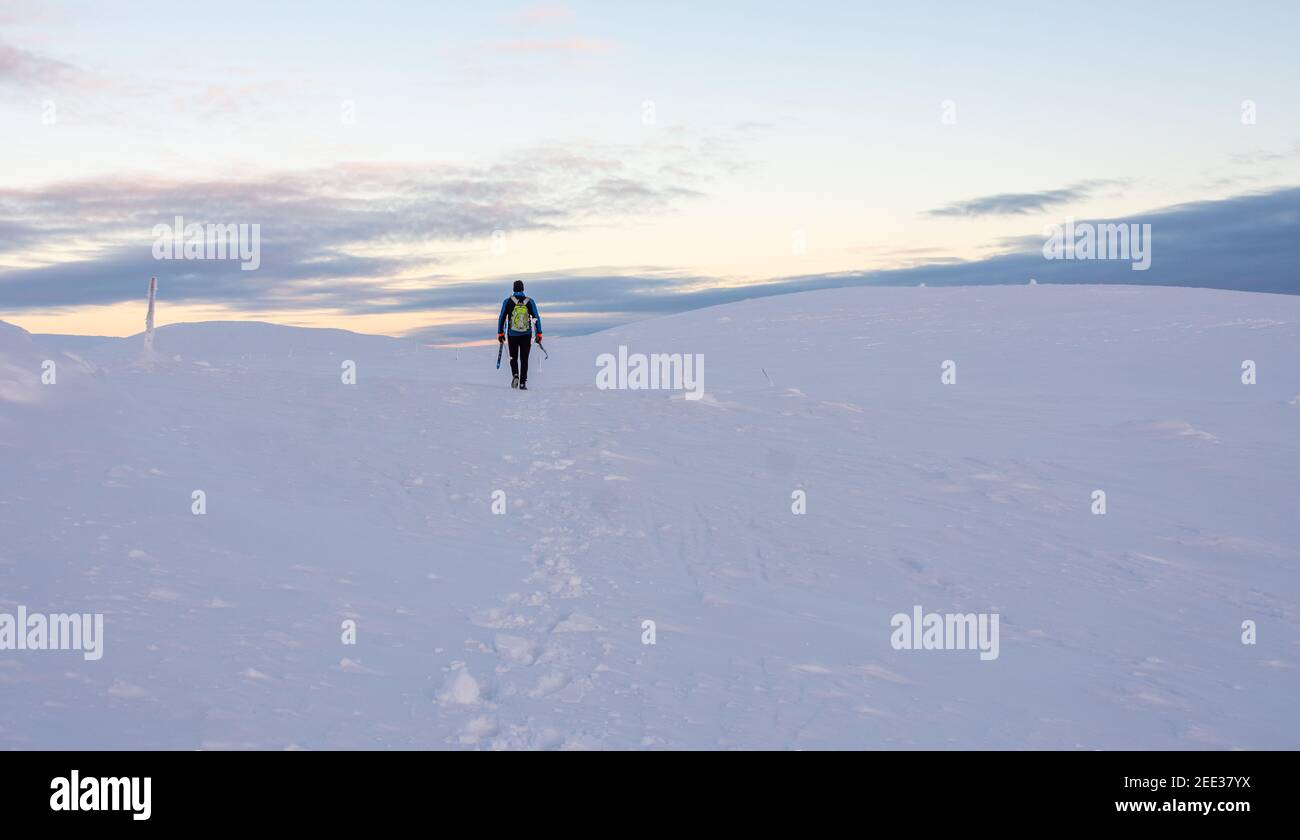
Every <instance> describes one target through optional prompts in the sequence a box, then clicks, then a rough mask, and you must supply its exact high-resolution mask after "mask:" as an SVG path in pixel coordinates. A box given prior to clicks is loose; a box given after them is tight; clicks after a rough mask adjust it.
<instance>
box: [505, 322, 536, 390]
mask: <svg viewBox="0 0 1300 840" xmlns="http://www.w3.org/2000/svg"><path fill="white" fill-rule="evenodd" d="M506 341H508V342H509V343H510V372H511V373H513V374H514V375H515V376H518V377H519V384H520V385H526V384H528V353H529V351H531V350H532V349H533V334H532V333H528V334H527V335H512V336H507V337H506Z"/></svg>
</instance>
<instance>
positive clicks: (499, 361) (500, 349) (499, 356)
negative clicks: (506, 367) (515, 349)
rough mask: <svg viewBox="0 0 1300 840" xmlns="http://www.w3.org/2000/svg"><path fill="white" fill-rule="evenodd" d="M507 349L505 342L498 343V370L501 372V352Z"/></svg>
mask: <svg viewBox="0 0 1300 840" xmlns="http://www.w3.org/2000/svg"><path fill="white" fill-rule="evenodd" d="M504 349H506V345H505V343H504V342H497V370H501V351H502V350H504Z"/></svg>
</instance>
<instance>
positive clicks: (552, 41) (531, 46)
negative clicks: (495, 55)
mask: <svg viewBox="0 0 1300 840" xmlns="http://www.w3.org/2000/svg"><path fill="white" fill-rule="evenodd" d="M488 46H489V48H490V49H493V50H496V51H498V52H504V53H578V54H585V53H604V52H609V51H610V50H612V49H613V48H614V44H613V43H612V42H610V41H602V40H599V39H596V38H511V39H509V40H505V41H494V42H493V43H491V44H489V45H488Z"/></svg>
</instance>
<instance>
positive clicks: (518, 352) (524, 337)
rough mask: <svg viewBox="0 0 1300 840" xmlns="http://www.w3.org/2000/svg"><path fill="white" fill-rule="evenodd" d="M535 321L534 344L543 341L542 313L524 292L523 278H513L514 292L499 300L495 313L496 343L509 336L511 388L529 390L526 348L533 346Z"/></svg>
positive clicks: (529, 348)
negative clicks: (499, 312) (534, 335)
mask: <svg viewBox="0 0 1300 840" xmlns="http://www.w3.org/2000/svg"><path fill="white" fill-rule="evenodd" d="M534 323H536V324H537V343H538V345H539V346H540V345H541V343H542V316H541V315H538V314H537V304H536V303H535V302H534V301H533V299H532V298H530V297H528V296H527V295H525V294H524V281H522V280H516V281H515V286H514V294H512V295H510V297H508V298H506V299H505V300H504V301H502V302H501V314H500V315H499V316H497V343H498V344H501V343H502V342H504V341H506V340H507V335H508V336H509V342H510V373H511V375H512V378H511V380H510V387H511V388H518V389H519V390H521V391H527V390H528V351H529V350H531V349H532V346H533V324H534Z"/></svg>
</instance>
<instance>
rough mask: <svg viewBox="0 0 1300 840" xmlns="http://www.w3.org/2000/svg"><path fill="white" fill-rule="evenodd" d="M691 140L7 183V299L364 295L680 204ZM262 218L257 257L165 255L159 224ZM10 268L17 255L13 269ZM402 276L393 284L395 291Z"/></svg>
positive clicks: (11, 302) (76, 301)
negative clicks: (146, 292) (232, 172)
mask: <svg viewBox="0 0 1300 840" xmlns="http://www.w3.org/2000/svg"><path fill="white" fill-rule="evenodd" d="M693 154H697V152H693V151H692V150H691V149H684V150H682V149H677V150H664V149H660V148H655V147H650V146H647V147H645V148H643V149H641V150H639V151H634V150H629V149H627V148H617V149H603V148H600V147H595V146H590V147H585V148H580V149H578V150H562V149H557V148H551V147H543V148H539V149H535V150H532V151H531V152H524V153H518V154H515V155H512V156H510V157H507V158H504V159H502V160H500V161H498V162H496V163H493V164H490V165H484V166H477V167H469V166H452V165H375V164H348V165H340V166H335V167H329V168H322V169H315V170H308V171H298V172H282V173H269V174H263V175H260V176H257V177H249V178H246V179H243V180H239V181H216V180H209V181H175V180H170V179H166V178H160V177H156V176H154V177H145V176H133V177H121V178H99V179H86V180H79V181H73V182H65V183H59V184H52V185H47V186H44V187H41V188H36V189H14V188H3V187H0V309H30V308H41V307H66V306H76V305H82V304H92V303H94V304H103V303H113V302H116V301H121V300H131V299H134V298H135V297H136V296H137V293H138V289H137V286H138V284H139V282H138V281H139V278H140V277H142V276H146V277H147V276H149V275H151V274H165V275H167V277H168V288H169V290H170V293H169V297H170V298H171V299H172V300H178V301H188V302H213V303H223V304H226V305H231V306H240V305H250V306H258V307H265V306H281V305H289V306H299V305H303V304H305V305H306V306H307V307H309V308H310V307H320V308H324V307H326V306H334V305H340V306H348V307H359V306H363V305H364V304H365V302H366V301H367V300H370V299H372V298H376V299H391V298H393V296H394V294H397V297H398V299H401V298H402V294H398V293H395V292H394V291H393V288H396V289H398V290H399V291H400V290H401V288H402V285H403V283H409V282H412V280H411V278H413V277H414V278H424V279H425V280H427V281H429V282H435V281H436V280H437V279H438V277H437V275H436V272H437V271H438V270H439V269H438V266H440V265H443V264H446V263H448V262H451V261H454V260H455V259H457V258H458V256H459V255H461V254H463V253H464V252H465V251H466V250H475V251H486V250H487V249H488V248H489V247H490V243H491V241H492V240H491V237H492V236H493V234H494V232H495V231H498V230H500V231H504V232H506V233H507V235H511V236H513V235H517V234H519V233H521V232H527V231H539V230H559V229H577V228H582V227H588V226H591V225H607V224H611V223H618V222H620V221H624V220H627V219H631V218H638V217H644V216H647V215H654V214H662V213H669V212H672V211H673V210H674V209H676V208H677V207H679V206H681V205H682V203H684V202H686V201H689V200H691V199H693V198H695V197H696V196H699V195H700V194H701V193H700V192H699V191H698V190H696V189H694V188H693V187H691V186H690V185H688V184H687V183H683V182H677V181H671V180H665V179H664V178H663V176H662V168H663V164H664V160H665V159H669V160H684V159H688V158H690V157H691V155H693ZM176 216H182V217H184V219H185V221H186V223H199V224H257V225H260V229H261V255H262V260H261V267H260V269H259V270H258V271H256V272H243V271H240V270H239V267H238V265H237V264H235V263H232V262H216V261H188V262H167V263H159V262H157V261H155V260H154V258H153V253H152V246H153V241H154V236H153V229H154V227H155V226H156V225H160V224H161V225H171V224H172V222H173V219H174V218H175V217H176ZM6 266H8V267H7V268H6ZM390 287H391V288H390Z"/></svg>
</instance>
